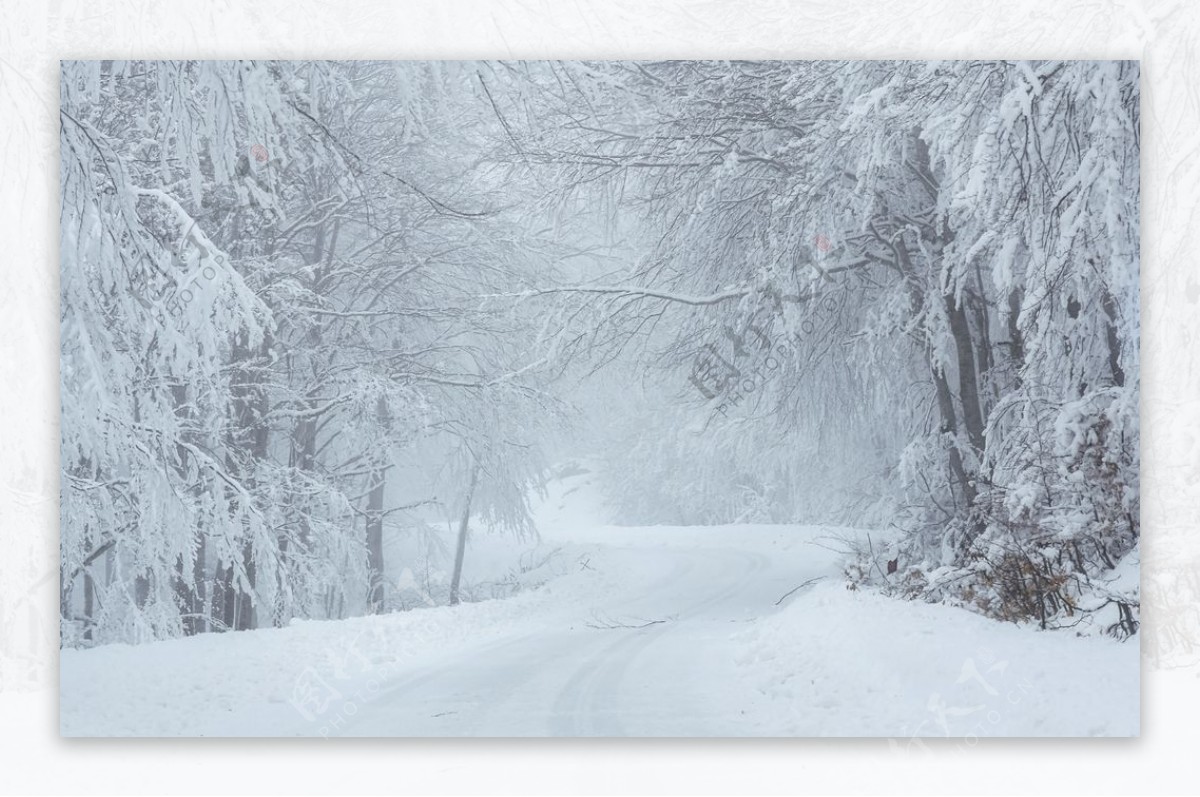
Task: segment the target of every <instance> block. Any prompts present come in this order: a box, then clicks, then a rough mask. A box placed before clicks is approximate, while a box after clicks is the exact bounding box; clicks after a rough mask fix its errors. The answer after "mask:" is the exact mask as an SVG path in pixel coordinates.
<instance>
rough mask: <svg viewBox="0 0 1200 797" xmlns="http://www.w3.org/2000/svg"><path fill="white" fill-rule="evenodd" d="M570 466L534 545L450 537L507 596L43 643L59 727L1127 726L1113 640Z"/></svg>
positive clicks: (1131, 678) (1124, 650)
mask: <svg viewBox="0 0 1200 797" xmlns="http://www.w3.org/2000/svg"><path fill="white" fill-rule="evenodd" d="M588 478H589V477H588V476H587V475H586V474H584V475H577V476H574V477H572V478H570V479H567V480H565V481H563V482H559V483H556V484H554V485H552V490H551V494H550V496H549V498H548V500H546V501H545V502H544V504H543V505H542V507H541V509H540V511H539V517H538V523H539V528H540V529H541V531H542V536H543V539H542V542H541V543H540V544H539V545H538V546H537V547H536V548H533V549H532V550H531V544H530V543H526V544H520V543H517V542H513V541H503V540H500V539H498V538H492V537H487V536H482V535H481V536H480V537H479V538H478V539H477V540H476V541H474V542H473V544H472V546H471V548H470V549H469V551H468V560H467V562H468V564H467V568H466V578H467V580H468V581H471V582H472V583H473V584H475V590H476V593H477V594H483V595H486V594H488V590H489V589H491V588H490V587H488V585H489V584H491V585H495V584H496V583H497V582H498V581H503V582H505V583H506V586H505V588H504V589H503V590H501V592H503V593H505V594H509V593H511V592H513V591H514V590H513V587H512V584H513V582H514V581H515V582H516V583H517V584H519V585H520V590H519V591H516V594H515V595H513V596H512V597H507V598H504V599H493V600H482V601H480V602H474V603H467V604H463V605H461V606H457V607H445V606H440V607H431V608H416V609H413V610H412V611H405V612H398V613H393V614H389V615H384V616H376V617H364V618H358V619H352V620H342V621H328V622H302V623H295V624H293V625H291V626H289V627H288V628H283V629H273V630H260V631H252V632H242V633H235V634H226V635H216V634H211V635H203V636H200V637H194V638H190V639H179V640H171V641H165V642H156V643H153V644H149V645H140V646H124V645H111V646H106V647H101V648H96V649H92V650H86V651H84V650H65V651H63V652H62V656H61V727H62V732H63V734H65V735H69V736H105V735H121V736H163V735H205V736H255V735H270V736H330V737H332V736H364V735H365V736H371V735H388V736H464V735H465V736H523V735H528V736H543V735H550V736H595V735H599V736H624V735H633V736H747V735H753V736H791V735H810V736H821V735H829V736H887V737H891V738H893V739H895V740H896V744H898V745H901V746H904V747H908V746H919V745H921V744H924V742H922V741H921V740H920V737H951V738H957V739H960V740H962V743H963V744H967V745H970V744H973V743H974V740H975V739H976V738H978V737H985V736H1024V735H1043V736H1046V735H1049V736H1065V735H1070V736H1098V735H1105V736H1131V735H1136V734H1137V733H1138V729H1139V719H1138V717H1139V660H1138V647H1137V645H1136V643H1133V644H1121V643H1117V642H1114V641H1112V640H1109V639H1103V638H1081V637H1076V636H1072V635H1070V634H1068V633H1063V632H1057V633H1043V632H1037V631H1035V630H1032V629H1030V628H1018V627H1015V626H1012V625H1003V624H1000V623H996V622H993V621H991V620H987V619H985V618H982V617H979V616H977V615H974V614H971V613H969V612H966V611H963V610H960V609H954V608H950V607H946V606H941V605H927V604H917V603H910V602H902V601H897V600H893V599H889V598H884V597H881V596H879V595H877V594H873V593H869V592H862V591H852V590H848V589H846V587H845V584H844V582H843V581H842V580H840V579H839V577H838V576H839V554H838V553H837V550H836V549H837V548H838V544H837V542H836V541H837V539H838V538H839V537H846V536H851V535H853V534H854V533H855V532H853V531H851V530H847V529H831V528H820V527H798V526H752V525H748V526H722V527H644V528H628V527H613V526H606V525H603V524H602V523H600V522H598V519H599V518H601V517H602V513H601V512H600V510H599V507H598V504H597V502H596V499H595V497H594V495H593V494H592V493H591V490H590V484H589V482H588ZM405 578H409V577H405ZM413 580H414V581H415V580H417V579H415V577H414V578H413ZM472 580H473V581H472ZM809 581H812V583H811V584H808V585H807V586H804V587H802V588H801V589H799V590H796V591H795V592H792V590H794V589H795V588H796V587H797V586H799V585H801V584H805V583H806V582H809ZM419 593H420V590H419V589H417V588H415V587H414V594H416V595H419ZM788 593H791V594H788ZM785 595H786V597H785Z"/></svg>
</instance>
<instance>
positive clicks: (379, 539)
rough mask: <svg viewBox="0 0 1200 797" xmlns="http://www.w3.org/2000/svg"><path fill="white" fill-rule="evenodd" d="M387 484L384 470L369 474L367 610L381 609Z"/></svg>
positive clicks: (377, 610)
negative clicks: (384, 495)
mask: <svg viewBox="0 0 1200 797" xmlns="http://www.w3.org/2000/svg"><path fill="white" fill-rule="evenodd" d="M386 485H387V480H386V476H385V470H384V469H383V468H380V469H379V470H377V471H375V472H374V473H372V474H371V492H370V493H369V494H368V495H367V571H368V575H369V578H370V583H369V585H368V593H367V607H368V608H367V610H368V611H369V612H370V613H371V614H379V613H380V612H382V611H383V606H384V597H385V596H384V592H383V494H384V489H385V487H386Z"/></svg>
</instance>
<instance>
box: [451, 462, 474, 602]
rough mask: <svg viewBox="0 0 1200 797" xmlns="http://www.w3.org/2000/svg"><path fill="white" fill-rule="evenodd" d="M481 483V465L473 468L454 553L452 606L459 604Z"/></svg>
mask: <svg viewBox="0 0 1200 797" xmlns="http://www.w3.org/2000/svg"><path fill="white" fill-rule="evenodd" d="M478 481H479V463H478V462H476V463H475V465H474V467H472V468H471V483H470V485H469V486H468V487H467V497H466V500H465V501H464V502H463V511H462V519H461V520H460V521H459V524H458V547H457V548H455V551H454V575H453V576H452V577H451V579H450V605H451V606H456V605H457V604H458V587H459V583H460V582H461V581H462V569H463V557H465V556H466V553H467V529H468V527H469V526H470V522H471V499H473V498H474V497H475V485H476V483H478Z"/></svg>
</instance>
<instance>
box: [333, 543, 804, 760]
mask: <svg viewBox="0 0 1200 797" xmlns="http://www.w3.org/2000/svg"><path fill="white" fill-rule="evenodd" d="M606 561H607V563H608V564H609V565H610V566H611V565H613V564H616V566H618V567H620V568H623V569H626V570H628V571H635V572H636V574H637V576H638V577H637V578H631V579H629V581H630V582H633V583H636V584H638V588H636V589H634V590H633V591H630V592H627V593H622V592H616V593H613V594H611V595H610V596H608V600H604V601H602V602H598V603H596V604H594V605H592V606H589V607H587V611H586V612H583V613H581V614H579V615H578V616H577V617H575V618H572V619H567V618H564V619H562V620H561V621H559V622H557V623H553V624H550V625H548V626H547V627H546V628H545V629H543V630H539V631H535V632H533V633H517V634H514V635H513V636H511V637H506V638H503V639H500V640H499V641H493V642H488V643H486V644H480V645H478V646H470V647H467V648H465V649H462V650H458V651H456V652H455V653H454V654H453V655H450V656H446V657H444V658H441V659H439V660H438V661H436V662H432V663H428V664H424V665H422V666H419V667H416V668H413V669H412V670H411V671H407V672H404V673H402V674H400V675H398V676H396V677H394V678H390V679H389V680H388V681H387V682H386V683H384V684H382V685H381V688H380V689H379V693H378V695H377V696H375V697H374V698H373V699H371V700H369V701H366V702H365V703H364V705H363V706H362V707H361V709H360V710H358V711H357V712H356V714H355V716H353V717H352V718H349V719H348V720H347V721H346V722H345V724H344V726H342V727H339V728H337V729H331V732H333V733H339V734H342V735H370V736H375V735H388V736H390V735H415V736H445V735H450V736H664V735H665V736H686V735H702V736H736V735H744V734H751V733H754V731H755V728H754V726H753V725H752V724H751V723H750V721H749V718H750V717H753V716H754V713H753V712H750V713H748V712H747V707H748V703H750V702H753V701H754V700H755V697H756V696H757V697H759V698H761V694H759V693H757V692H756V691H755V690H753V689H749V688H747V687H746V685H745V684H743V683H742V681H743V680H744V678H742V677H741V675H740V674H739V672H738V667H737V662H736V658H737V652H738V648H737V646H736V645H735V644H734V643H733V640H734V637H735V631H737V630H739V626H740V627H741V628H744V627H745V626H744V624H745V623H746V622H748V621H749V620H750V619H752V618H754V617H757V616H760V615H762V614H764V613H767V612H770V611H773V608H774V607H773V604H774V603H775V602H776V601H777V600H778V599H779V597H780V595H781V594H782V593H783V592H785V591H786V590H787V585H789V584H791V585H794V584H795V583H796V579H797V577H802V576H803V575H804V574H803V573H800V574H797V573H795V572H789V571H788V569H787V568H785V567H782V566H778V565H774V564H773V563H772V560H771V559H770V558H769V557H767V556H766V555H764V554H762V553H758V552H752V551H744V550H738V549H735V548H697V549H686V548H679V547H664V546H654V547H633V546H631V547H626V548H621V549H618V550H614V551H611V552H609V555H608V556H607V557H606Z"/></svg>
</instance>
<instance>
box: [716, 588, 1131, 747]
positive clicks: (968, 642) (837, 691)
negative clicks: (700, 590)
mask: <svg viewBox="0 0 1200 797" xmlns="http://www.w3.org/2000/svg"><path fill="white" fill-rule="evenodd" d="M736 644H737V645H738V647H739V648H740V649H741V650H742V651H743V652H742V653H741V654H740V655H739V662H740V663H741V664H742V665H743V667H744V668H745V671H746V672H747V674H748V675H749V677H751V678H753V679H755V681H756V685H757V687H758V688H759V689H760V690H761V691H762V692H763V693H764V695H765V696H766V697H767V698H769V699H770V702H771V703H772V704H774V705H775V711H773V712H772V715H771V717H770V721H771V724H769V725H768V726H765V727H763V729H762V732H763V734H764V735H779V736H890V737H892V738H894V739H896V740H897V743H898V744H900V745H901V746H902V747H903V748H906V749H907V748H913V749H916V748H918V747H919V746H920V745H922V744H924V742H922V741H920V739H921V738H923V737H925V738H927V737H942V738H949V739H951V740H957V741H958V742H959V743H961V744H964V745H968V746H970V745H973V744H975V743H977V741H978V739H979V738H983V737H995V736H1137V735H1138V733H1139V727H1140V723H1139V713H1140V688H1139V678H1140V662H1139V646H1138V640H1137V639H1134V640H1130V641H1129V642H1117V641H1115V640H1112V639H1109V638H1105V637H1079V636H1076V635H1074V634H1072V633H1070V632H1064V631H1052V632H1042V631H1038V630H1036V629H1034V628H1033V627H1028V626H1026V627H1018V626H1015V625H1011V624H1005V623H1000V622H997V621H994V620H990V619H987V618H985V617H982V616H979V615H977V614H973V613H971V612H969V611H966V610H964V609H959V608H954V607H950V606H945V605H941V604H927V603H918V602H913V601H905V600H897V599H895V598H889V597H884V596H882V595H879V594H878V593H875V592H872V591H870V590H850V589H847V588H846V585H845V583H844V582H839V581H838V580H836V579H830V580H827V581H824V582H822V583H819V584H816V585H814V586H813V587H811V588H809V589H806V590H803V591H801V592H799V593H798V594H797V595H796V596H794V597H792V598H790V599H789V600H788V601H787V602H786V607H785V608H784V609H783V610H782V611H780V612H778V613H776V614H774V615H768V616H765V617H762V618H759V619H758V620H756V621H755V623H754V624H753V626H752V627H751V628H749V629H747V630H746V631H744V632H742V634H741V636H740V637H739V638H738V639H737V640H736Z"/></svg>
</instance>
